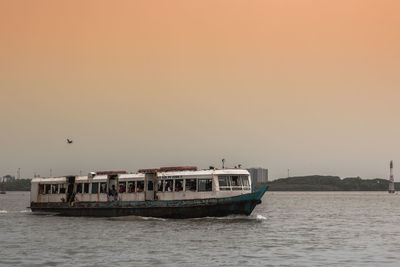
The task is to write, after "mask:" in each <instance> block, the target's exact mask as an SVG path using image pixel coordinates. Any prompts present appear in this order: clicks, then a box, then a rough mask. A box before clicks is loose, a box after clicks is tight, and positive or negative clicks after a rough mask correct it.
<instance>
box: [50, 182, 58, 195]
mask: <svg viewBox="0 0 400 267" xmlns="http://www.w3.org/2000/svg"><path fill="white" fill-rule="evenodd" d="M51 193H52V194H58V184H52V185H51Z"/></svg>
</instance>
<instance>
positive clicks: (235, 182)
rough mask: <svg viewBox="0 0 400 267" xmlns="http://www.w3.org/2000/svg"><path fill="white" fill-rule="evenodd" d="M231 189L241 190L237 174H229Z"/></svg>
mask: <svg viewBox="0 0 400 267" xmlns="http://www.w3.org/2000/svg"><path fill="white" fill-rule="evenodd" d="M231 185H232V190H242V183H241V180H240V179H239V176H236V175H234V176H231Z"/></svg>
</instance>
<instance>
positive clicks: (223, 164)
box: [222, 159, 225, 169]
mask: <svg viewBox="0 0 400 267" xmlns="http://www.w3.org/2000/svg"><path fill="white" fill-rule="evenodd" d="M222 169H225V159H222Z"/></svg>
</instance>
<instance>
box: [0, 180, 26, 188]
mask: <svg viewBox="0 0 400 267" xmlns="http://www.w3.org/2000/svg"><path fill="white" fill-rule="evenodd" d="M3 186H4V190H5V191H30V190H31V180H30V179H6V180H4V183H3V185H1V187H3ZM1 187H0V189H2V188H1Z"/></svg>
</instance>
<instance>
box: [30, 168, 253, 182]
mask: <svg viewBox="0 0 400 267" xmlns="http://www.w3.org/2000/svg"><path fill="white" fill-rule="evenodd" d="M214 174H215V175H249V172H248V171H247V170H245V169H217V170H213V169H210V170H198V171H171V172H158V173H157V176H158V177H162V178H164V177H171V176H181V177H182V176H188V177H196V176H212V175H214ZM118 177H119V180H121V181H123V180H128V179H140V178H142V179H143V178H144V177H145V174H144V173H124V174H119V175H118ZM88 180H90V181H93V182H106V181H107V175H95V176H94V177H93V178H88V176H75V181H76V182H81V183H82V182H87V181H88ZM66 181H67V178H66V176H64V177H48V178H44V177H40V178H33V179H32V183H43V184H46V183H65V182H66Z"/></svg>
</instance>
